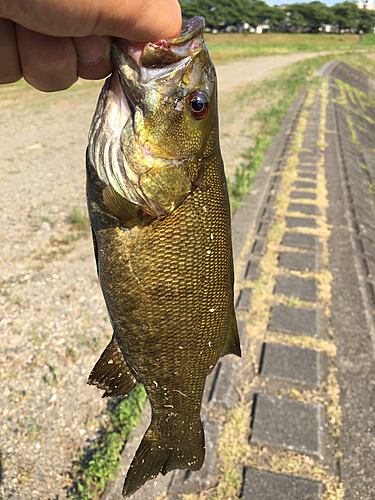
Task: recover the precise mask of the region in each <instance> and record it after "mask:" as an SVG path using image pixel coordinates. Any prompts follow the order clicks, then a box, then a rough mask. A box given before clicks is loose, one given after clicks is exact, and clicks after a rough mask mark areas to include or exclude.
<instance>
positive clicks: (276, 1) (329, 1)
mask: <svg viewBox="0 0 375 500" xmlns="http://www.w3.org/2000/svg"><path fill="white" fill-rule="evenodd" d="M265 2H266V4H268V5H271V7H273V6H274V5H281V4H283V3H304V2H303V0H300V1H299V2H298V1H297V0H296V1H294V0H285V1H283V0H265ZM322 2H323V3H325V4H326V5H328V7H332V5H335V3H341V2H343V0H322ZM306 3H309V2H308V1H307V2H306Z"/></svg>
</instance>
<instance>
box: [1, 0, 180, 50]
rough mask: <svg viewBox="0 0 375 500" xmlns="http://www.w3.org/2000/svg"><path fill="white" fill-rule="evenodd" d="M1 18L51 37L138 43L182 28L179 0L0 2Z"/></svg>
mask: <svg viewBox="0 0 375 500" xmlns="http://www.w3.org/2000/svg"><path fill="white" fill-rule="evenodd" d="M0 18H4V19H10V20H12V21H13V22H15V23H17V24H20V25H21V26H23V27H25V28H28V29H29V30H33V31H37V32H38V33H43V34H45V35H50V36H58V37H81V36H88V35H93V34H94V35H101V36H105V35H109V36H117V37H120V38H127V39H129V40H134V41H137V42H146V41H156V40H159V39H161V38H172V37H174V36H177V35H178V33H179V32H180V29H181V9H180V5H179V3H178V0H105V1H103V0H59V2H56V0H28V1H27V2H25V1H24V0H1V2H0Z"/></svg>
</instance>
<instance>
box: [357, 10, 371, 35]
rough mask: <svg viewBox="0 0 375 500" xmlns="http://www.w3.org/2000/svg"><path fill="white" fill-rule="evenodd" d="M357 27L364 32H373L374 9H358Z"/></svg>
mask: <svg viewBox="0 0 375 500" xmlns="http://www.w3.org/2000/svg"><path fill="white" fill-rule="evenodd" d="M359 11H360V12H359V21H358V29H359V30H360V31H363V32H364V33H373V30H374V27H375V11H373V10H367V9H359Z"/></svg>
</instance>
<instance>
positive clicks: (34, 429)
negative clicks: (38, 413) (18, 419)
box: [27, 418, 43, 438]
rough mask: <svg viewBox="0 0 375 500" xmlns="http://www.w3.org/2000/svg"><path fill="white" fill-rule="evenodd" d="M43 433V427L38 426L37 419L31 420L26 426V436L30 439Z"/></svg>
mask: <svg viewBox="0 0 375 500" xmlns="http://www.w3.org/2000/svg"><path fill="white" fill-rule="evenodd" d="M42 432H43V427H42V426H41V425H40V424H39V420H38V419H37V418H32V419H30V420H29V422H28V424H27V436H28V437H30V438H36V437H38V436H39V435H40V434H41V433H42Z"/></svg>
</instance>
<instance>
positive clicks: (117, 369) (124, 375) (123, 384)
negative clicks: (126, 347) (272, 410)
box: [87, 336, 138, 398]
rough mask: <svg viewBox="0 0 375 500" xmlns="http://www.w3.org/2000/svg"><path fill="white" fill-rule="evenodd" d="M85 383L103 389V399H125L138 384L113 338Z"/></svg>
mask: <svg viewBox="0 0 375 500" xmlns="http://www.w3.org/2000/svg"><path fill="white" fill-rule="evenodd" d="M87 383H88V384H89V385H96V387H97V388H98V389H104V390H105V393H104V394H103V398H105V397H115V398H120V397H125V396H127V395H128V394H129V393H130V392H131V391H132V390H133V389H135V387H137V385H138V382H137V380H136V379H135V378H134V376H133V375H132V373H131V371H130V370H129V368H128V366H127V364H126V362H125V360H124V357H123V355H122V352H121V349H120V347H119V345H118V343H117V341H116V339H115V337H114V336H113V337H112V340H111V342H110V343H109V344H108V345H107V347H106V348H105V350H104V352H103V354H102V355H101V356H100V358H99V361H98V362H97V363H96V365H95V366H94V368H93V369H92V371H91V373H90V376H89V379H88V381H87Z"/></svg>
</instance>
